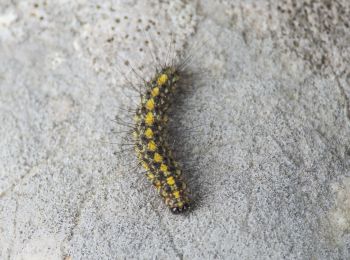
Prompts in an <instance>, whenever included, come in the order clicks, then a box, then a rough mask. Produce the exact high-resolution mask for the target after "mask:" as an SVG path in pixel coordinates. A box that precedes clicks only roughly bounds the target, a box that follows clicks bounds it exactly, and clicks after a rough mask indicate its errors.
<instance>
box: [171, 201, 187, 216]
mask: <svg viewBox="0 0 350 260" xmlns="http://www.w3.org/2000/svg"><path fill="white" fill-rule="evenodd" d="M189 209H190V204H189V203H184V204H183V205H182V206H181V207H179V206H177V207H173V208H170V210H171V212H172V213H173V214H181V213H183V212H186V211H188V210H189Z"/></svg>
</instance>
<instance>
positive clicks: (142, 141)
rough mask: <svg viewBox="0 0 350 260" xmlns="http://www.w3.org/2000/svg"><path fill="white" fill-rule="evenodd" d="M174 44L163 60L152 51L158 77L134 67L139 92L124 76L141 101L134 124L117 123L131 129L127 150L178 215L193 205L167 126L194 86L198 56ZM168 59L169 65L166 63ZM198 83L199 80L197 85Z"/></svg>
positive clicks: (172, 42) (171, 44)
mask: <svg viewBox="0 0 350 260" xmlns="http://www.w3.org/2000/svg"><path fill="white" fill-rule="evenodd" d="M206 43H207V40H205V41H202V42H201V46H199V48H198V49H196V51H197V52H198V51H201V48H202V47H203V46H205V44H206ZM173 44H174V45H175V44H176V42H175V40H173V39H172V41H171V43H170V46H169V50H168V53H163V54H162V55H160V56H157V55H154V53H153V54H152V50H151V49H150V52H151V54H152V58H153V61H154V63H156V61H157V65H155V66H154V67H155V73H154V74H153V76H152V77H149V78H147V80H146V79H145V78H143V77H141V76H140V75H139V74H138V73H137V72H136V70H135V69H134V68H132V67H131V68H132V72H133V73H134V75H135V76H137V77H138V78H139V79H140V78H141V79H142V83H141V84H138V85H139V88H137V86H135V85H134V84H133V83H132V81H131V80H130V78H129V77H125V76H124V75H123V74H122V73H121V75H123V76H124V78H125V80H126V82H127V84H128V85H129V86H130V87H131V88H132V90H134V91H136V92H138V94H139V97H140V101H139V103H138V104H137V106H136V109H132V110H129V111H132V112H133V122H131V123H130V122H126V121H123V120H122V119H120V118H118V117H116V119H119V121H120V124H122V125H123V124H124V125H125V126H127V127H128V128H129V131H127V136H126V139H128V140H131V143H130V142H128V143H126V146H127V147H130V146H131V147H132V150H134V151H135V154H136V158H137V161H138V166H140V167H142V168H144V170H145V171H144V172H145V175H146V177H147V179H148V180H149V182H150V183H151V184H152V185H153V186H154V188H155V189H156V190H157V192H158V193H159V194H160V196H161V198H162V199H163V201H164V203H165V205H166V206H167V207H168V208H169V209H170V211H171V212H172V213H174V214H178V213H182V212H185V211H187V210H188V209H190V208H193V202H192V201H191V198H190V192H189V189H188V187H187V184H186V181H185V178H184V177H183V170H182V167H181V166H180V164H179V163H178V162H177V161H176V158H175V155H174V152H173V150H172V149H171V147H170V145H169V141H171V140H173V139H174V138H173V136H169V133H170V132H172V131H168V122H169V121H170V119H173V120H174V117H172V116H171V114H170V111H171V109H170V108H171V106H172V104H174V105H178V104H179V103H180V102H179V100H178V99H177V98H178V97H179V96H180V94H183V93H185V94H186V95H187V90H188V86H189V85H191V83H194V81H193V78H192V77H193V76H194V73H192V72H191V71H192V70H190V69H189V66H190V65H191V64H192V62H193V61H194V60H196V56H195V54H194V53H192V52H190V54H187V56H184V57H183V56H181V55H180V54H179V53H178V52H175V50H174V49H172V48H174V45H173ZM194 47H196V46H195V45H193V46H191V48H190V50H189V51H193V48H194ZM173 51H174V52H173ZM201 54H202V53H201ZM170 56H173V57H170ZM155 57H156V59H155ZM169 57H170V62H167V60H168V58H169ZM161 60H165V63H164V64H162V65H161V64H160V63H159V61H161ZM124 64H125V65H126V66H130V62H129V61H125V62H124ZM153 65H154V64H153ZM200 73H201V72H200ZM198 83H199V82H198V81H197V80H196V84H198ZM183 87H186V89H184V88H183ZM177 109H178V108H177ZM129 118H131V117H129ZM180 131H181V130H180ZM127 150H129V149H127ZM123 151H125V150H122V152H123Z"/></svg>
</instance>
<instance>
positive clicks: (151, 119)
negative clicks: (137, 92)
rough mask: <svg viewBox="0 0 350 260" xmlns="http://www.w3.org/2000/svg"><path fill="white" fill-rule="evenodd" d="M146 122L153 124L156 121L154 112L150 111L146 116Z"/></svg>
mask: <svg viewBox="0 0 350 260" xmlns="http://www.w3.org/2000/svg"><path fill="white" fill-rule="evenodd" d="M145 123H146V124H147V125H153V123H154V116H153V114H152V112H148V113H147V115H146V118H145Z"/></svg>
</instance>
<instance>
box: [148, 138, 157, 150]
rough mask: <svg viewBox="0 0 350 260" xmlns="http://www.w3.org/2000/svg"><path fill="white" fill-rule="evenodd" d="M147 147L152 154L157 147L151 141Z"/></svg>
mask: <svg viewBox="0 0 350 260" xmlns="http://www.w3.org/2000/svg"><path fill="white" fill-rule="evenodd" d="M147 147H148V150H150V151H152V152H154V151H155V150H156V149H157V145H156V143H155V142H154V141H153V140H152V141H150V142H149V143H148V145H147Z"/></svg>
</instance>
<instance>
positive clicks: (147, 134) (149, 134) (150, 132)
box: [145, 128, 153, 139]
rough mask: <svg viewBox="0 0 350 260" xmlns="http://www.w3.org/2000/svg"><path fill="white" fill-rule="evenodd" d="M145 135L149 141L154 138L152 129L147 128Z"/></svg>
mask: <svg viewBox="0 0 350 260" xmlns="http://www.w3.org/2000/svg"><path fill="white" fill-rule="evenodd" d="M145 135H146V137H147V138H148V139H151V138H152V137H153V131H152V129H151V128H147V129H146V131H145Z"/></svg>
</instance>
